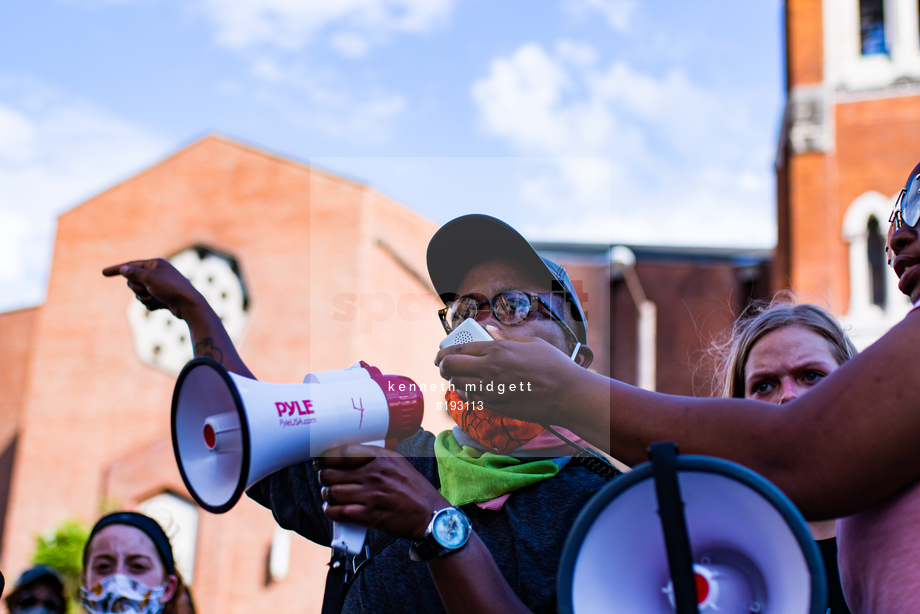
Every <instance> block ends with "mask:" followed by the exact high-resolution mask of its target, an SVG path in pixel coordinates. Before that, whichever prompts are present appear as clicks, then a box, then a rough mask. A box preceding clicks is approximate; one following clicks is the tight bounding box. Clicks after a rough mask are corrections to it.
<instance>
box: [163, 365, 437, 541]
mask: <svg viewBox="0 0 920 614" xmlns="http://www.w3.org/2000/svg"><path fill="white" fill-rule="evenodd" d="M423 413H424V399H423V397H422V394H421V392H420V391H419V389H418V386H417V385H416V384H415V382H413V381H412V380H410V379H408V378H406V377H402V376H399V375H383V374H381V372H380V370H379V369H377V368H376V367H371V366H369V365H367V364H365V363H359V364H356V365H353V366H352V367H351V368H349V369H341V370H337V371H325V372H319V373H312V374H310V375H307V377H306V378H304V383H303V384H272V383H265V382H260V381H257V380H255V379H251V378H248V377H243V376H241V375H237V374H236V373H230V372H228V371H227V370H226V369H224V368H223V367H222V366H221V365H219V364H217V363H216V362H214V361H213V360H210V359H207V358H196V359H195V360H193V361H191V362H189V363H188V365H186V367H185V368H184V369H183V370H182V373H180V374H179V379H178V381H177V383H176V388H175V392H174V393H173V403H172V435H173V449H174V451H175V453H176V461H177V463H178V465H179V471H180V473H181V475H182V479H183V481H184V482H185V485H186V487H187V488H188V490H189V492H190V493H191V495H192V497H193V498H194V499H195V501H196V502H198V504H199V505H201V507H203V508H204V509H206V510H208V511H209V512H213V513H223V512H226V511H228V510H229V509H231V508H232V507H233V506H234V505H235V504H236V502H237V501H239V499H240V497H241V496H242V494H243V492H244V491H245V490H246V489H248V488H249V487H250V486H252V485H253V484H255V483H256V482H258V481H259V480H261V479H262V478H264V477H266V476H268V475H270V474H272V473H274V472H275V471H278V470H279V469H283V468H284V467H288V466H291V465H294V464H296V463H299V462H302V461H305V460H308V459H310V458H315V457H318V456H320V455H321V454H322V453H323V452H326V451H327V450H330V449H332V448H335V447H337V446H341V445H343V444H349V443H377V444H380V445H382V444H383V443H384V442H391V443H392V444H393V446H394V447H395V442H396V441H399V440H402V439H406V438H408V437H411V436H412V435H415V433H416V432H417V431H418V429H419V428H420V426H421V422H422V415H423ZM365 532H366V529H365V528H364V527H348V526H336V527H334V529H333V544H332V545H333V546H334V547H336V548H338V549H340V550H346V551H348V552H349V553H351V554H356V553H357V552H359V551H360V549H361V546H362V544H363V542H364V534H365Z"/></svg>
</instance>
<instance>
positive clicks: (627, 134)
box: [472, 41, 775, 247]
mask: <svg viewBox="0 0 920 614" xmlns="http://www.w3.org/2000/svg"><path fill="white" fill-rule="evenodd" d="M472 96H473V100H474V102H475V104H476V106H477V108H478V110H479V115H480V123H481V127H482V129H483V130H484V131H485V132H486V133H488V134H491V135H495V136H498V137H501V138H502V139H503V140H505V141H506V142H507V143H508V144H509V145H510V146H511V148H512V149H513V150H514V151H515V153H520V154H523V155H531V156H546V158H544V159H542V160H536V161H534V162H533V165H534V171H533V175H532V176H530V177H529V178H527V179H526V180H524V181H523V183H522V185H521V193H522V195H523V197H524V199H525V200H526V201H527V202H529V203H531V204H532V205H533V206H534V207H535V210H536V211H542V212H545V213H546V215H547V216H549V215H550V212H551V211H553V210H555V211H557V212H558V210H559V209H560V208H564V209H565V210H566V212H567V216H566V218H565V220H562V221H559V220H554V221H553V222H552V223H551V224H547V223H544V224H542V225H543V226H544V227H546V228H548V229H549V230H544V231H543V233H541V234H542V237H543V238H547V239H582V240H600V241H607V240H613V241H623V242H646V243H670V244H684V245H694V244H695V245H707V244H710V245H740V246H751V245H757V246H761V247H768V246H770V245H772V243H773V241H774V233H775V222H774V220H773V217H772V211H773V209H772V197H773V195H772V184H773V182H772V171H771V169H770V166H769V162H770V151H771V145H772V142H771V141H770V139H771V138H772V134H771V132H772V131H771V130H766V131H765V130H763V129H762V127H760V126H755V125H754V124H753V122H751V121H750V120H749V118H748V116H747V114H746V112H745V104H744V101H743V100H741V99H739V98H737V97H736V96H734V95H722V94H718V93H716V92H713V91H709V90H707V89H705V88H702V87H700V86H698V85H696V84H694V83H693V82H692V81H691V80H690V79H689V78H688V77H687V76H686V74H685V73H683V72H682V71H680V70H678V69H672V70H670V71H667V72H665V73H664V74H663V75H652V74H646V73H643V72H641V71H637V70H636V69H635V68H633V67H632V66H630V65H629V64H628V63H626V62H622V61H613V62H610V63H609V64H608V65H606V66H603V65H601V64H600V63H599V62H598V61H597V54H596V52H594V50H593V49H592V48H590V47H587V46H585V45H581V44H576V43H571V42H566V41H563V42H560V43H559V44H557V45H556V48H555V50H554V52H552V53H551V52H549V51H546V50H545V49H544V48H543V47H542V46H540V45H537V44H527V45H523V46H521V47H520V48H518V49H517V50H516V51H515V52H514V53H512V54H511V55H510V56H508V57H501V58H496V59H495V60H493V61H492V63H491V65H490V67H489V70H488V73H487V74H486V75H485V76H484V77H482V78H481V79H479V80H478V81H477V82H476V83H474V84H473V87H472ZM557 217H558V215H557ZM603 220H606V223H605V222H603ZM544 222H545V220H544ZM566 233H571V234H566Z"/></svg>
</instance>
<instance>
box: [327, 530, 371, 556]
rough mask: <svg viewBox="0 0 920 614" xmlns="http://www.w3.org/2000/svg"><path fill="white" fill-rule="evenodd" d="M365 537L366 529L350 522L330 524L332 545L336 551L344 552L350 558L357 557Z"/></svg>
mask: <svg viewBox="0 0 920 614" xmlns="http://www.w3.org/2000/svg"><path fill="white" fill-rule="evenodd" d="M365 537H367V527H364V526H361V525H359V524H354V523H352V522H333V523H332V544H331V546H332V547H333V548H335V549H336V550H338V551H340V552H341V551H344V552H347V553H348V554H350V555H352V556H357V555H358V554H359V553H360V552H361V548H363V547H364V538H365Z"/></svg>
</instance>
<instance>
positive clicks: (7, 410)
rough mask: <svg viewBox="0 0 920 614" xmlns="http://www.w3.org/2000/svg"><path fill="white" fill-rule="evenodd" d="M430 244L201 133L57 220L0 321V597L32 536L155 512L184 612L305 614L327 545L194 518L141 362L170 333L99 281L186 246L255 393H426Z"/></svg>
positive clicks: (357, 197)
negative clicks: (2, 580) (213, 288)
mask: <svg viewBox="0 0 920 614" xmlns="http://www.w3.org/2000/svg"><path fill="white" fill-rule="evenodd" d="M435 229H436V228H435V226H434V225H433V224H432V223H431V222H429V221H427V220H424V219H422V218H420V217H419V216H418V215H415V214H414V213H412V212H410V211H408V210H407V209H405V208H404V207H401V206H399V205H397V204H396V203H394V202H392V201H391V200H389V199H387V198H386V197H384V196H383V195H381V194H380V193H378V192H376V191H374V190H372V189H370V188H368V187H367V186H365V185H361V184H358V183H355V182H352V181H348V180H345V179H342V178H339V177H335V176H333V175H330V174H328V173H325V172H322V171H320V170H317V169H314V168H310V167H308V166H305V165H303V164H299V163H296V162H293V161H290V160H285V159H282V158H278V157H276V156H272V155H269V154H266V153H263V152H260V151H256V150H254V149H252V148H250V147H245V146H241V145H239V144H237V143H234V142H231V141H228V140H226V139H223V138H215V137H208V138H205V139H203V140H201V141H198V142H196V143H194V144H192V145H191V146H189V147H187V148H185V149H183V150H181V151H180V152H178V153H177V154H175V155H173V156H172V157H170V158H168V159H166V160H164V161H163V162H161V163H159V164H157V165H155V166H153V167H152V168H150V169H148V170H146V171H144V172H142V173H140V174H139V175H137V176H136V177H133V178H131V179H129V180H127V181H125V182H124V183H121V184H119V185H117V186H115V187H113V188H111V189H110V190H108V191H106V192H104V193H102V194H100V195H98V196H96V197H94V198H92V199H90V200H88V201H87V202H85V203H83V204H82V205H80V206H78V207H76V208H74V209H72V210H71V211H69V212H67V213H65V214H63V215H62V216H61V217H60V219H59V222H58V229H57V238H56V242H55V251H54V259H53V264H52V269H51V274H50V279H49V284H48V294H47V299H46V301H45V303H44V304H43V305H41V306H40V307H35V308H31V309H24V310H21V311H16V312H10V313H5V314H0V346H2V348H3V352H2V353H0V386H2V390H3V394H0V429H2V430H0V437H2V440H0V449H2V450H3V453H2V455H0V470H3V471H4V473H3V474H2V475H3V476H4V477H5V479H4V481H5V482H7V483H6V484H4V485H3V486H5V487H4V488H0V493H2V496H3V497H4V498H5V499H6V500H5V501H0V503H2V504H4V505H2V507H0V512H3V513H2V515H0V520H2V522H3V525H2V528H3V531H2V540H3V541H2V558H0V568H2V569H3V571H4V572H5V575H6V576H7V578H8V579H9V580H10V582H9V584H10V585H11V584H12V581H13V580H14V579H15V578H16V577H17V575H18V574H19V573H20V572H21V571H22V570H23V569H24V568H25V567H26V566H27V565H28V561H29V557H30V556H31V555H32V552H33V550H34V546H35V536H36V535H37V534H43V533H45V532H46V531H48V530H50V529H53V528H54V527H56V526H58V525H59V524H60V523H61V522H62V521H63V520H65V519H68V518H76V519H78V520H80V521H82V522H84V523H86V524H91V523H92V522H94V521H95V519H96V518H98V516H99V514H100V510H102V509H111V508H113V507H117V508H135V509H136V508H142V509H152V510H154V511H157V510H158V511H159V512H160V513H161V514H162V513H163V512H164V511H165V513H166V514H167V516H170V515H171V517H172V520H174V521H175V523H174V524H175V526H173V527H167V530H168V531H172V532H174V533H175V532H176V531H177V530H178V531H179V532H181V533H183V535H182V536H181V537H180V538H179V539H178V542H179V543H178V544H177V543H176V542H177V540H176V539H174V547H176V548H177V550H178V549H181V550H183V552H184V558H185V561H184V565H185V567H186V570H185V573H186V574H187V575H190V576H191V579H192V586H193V590H194V593H195V596H196V599H197V602H198V605H199V612H202V613H203V614H208V613H212V614H216V613H218V612H220V613H222V614H224V613H231V612H239V613H240V614H242V613H246V614H248V613H250V612H254V611H264V612H318V611H319V606H320V603H321V599H322V589H323V582H324V578H325V563H326V562H327V561H328V553H327V551H326V550H325V549H323V548H320V547H318V546H315V545H313V544H311V543H310V542H308V541H307V540H305V539H300V538H296V539H289V538H288V537H287V534H286V533H284V532H280V530H279V531H276V528H275V522H274V520H273V519H272V517H271V513H270V512H269V511H268V510H265V509H263V508H261V507H260V506H258V505H256V504H255V503H253V502H251V501H249V500H248V499H246V498H245V497H244V499H243V500H242V501H241V502H240V503H239V504H238V505H237V506H236V507H235V508H234V509H233V510H232V511H230V512H229V513H227V514H223V515H211V514H208V513H205V512H200V513H199V511H198V510H197V509H196V508H194V506H192V505H191V503H190V499H189V498H188V495H187V492H186V490H185V488H184V486H183V484H182V481H181V479H180V476H179V473H178V471H177V469H176V463H175V460H174V457H173V452H172V446H171V443H170V432H169V408H170V400H171V396H172V390H173V386H174V384H175V370H174V369H171V368H170V365H169V364H167V363H163V364H160V365H158V366H152V365H151V364H148V363H147V362H145V361H144V360H148V362H151V361H152V362H153V363H154V365H155V364H156V360H157V359H158V358H159V357H163V356H167V355H168V354H169V352H170V346H169V343H171V342H172V341H171V338H170V337H169V336H168V335H167V332H166V331H168V329H169V328H171V327H172V325H167V324H165V321H159V322H158V323H157V322H154V324H156V325H157V326H161V329H160V330H156V329H152V330H147V329H144V328H143V327H140V328H136V327H134V322H133V320H132V317H133V316H132V315H131V314H132V313H134V312H133V311H132V310H135V309H136V307H135V305H136V304H137V302H136V301H135V300H134V298H133V295H132V293H131V292H130V291H129V290H128V289H127V288H126V287H125V284H124V283H123V281H119V280H114V279H106V278H104V277H103V276H102V275H101V270H102V268H103V267H105V266H106V265H110V264H113V263H119V262H123V261H125V260H128V259H132V258H138V257H141V258H147V257H156V256H169V255H173V254H185V255H186V256H187V255H188V254H189V253H192V254H194V253H195V249H194V248H195V247H196V246H197V247H198V248H199V251H201V250H202V249H203V250H204V251H203V252H202V253H205V254H206V255H207V256H210V257H212V258H217V259H218V260H220V258H224V261H223V262H224V264H221V263H220V262H218V265H220V266H222V267H223V268H220V266H218V268H216V269H214V271H216V272H215V273H214V275H213V277H214V278H215V279H216V280H217V281H220V282H224V281H227V280H226V279H223V278H220V276H221V275H224V276H225V277H233V276H234V275H236V274H237V273H238V277H237V278H235V279H236V280H237V281H236V283H237V284H238V286H237V287H238V288H239V287H242V288H245V296H244V297H242V298H243V299H244V300H238V301H237V302H238V304H237V308H240V307H241V306H244V307H245V309H244V311H245V314H243V315H245V321H244V322H243V325H242V326H237V329H238V335H237V342H238V346H239V349H240V353H241V355H242V356H243V357H244V359H245V360H246V362H247V364H248V365H249V366H250V368H251V369H252V371H253V372H254V373H255V374H257V376H258V377H259V378H261V379H264V380H266V381H275V382H299V381H301V380H302V379H303V376H304V375H305V374H306V373H308V372H310V371H319V370H326V369H338V368H344V367H347V366H348V365H350V364H352V363H354V362H356V361H357V360H366V361H367V362H369V363H371V364H374V365H379V366H380V367H381V368H382V369H383V370H384V372H388V373H399V374H412V375H411V377H413V378H414V379H416V381H418V382H431V383H435V382H439V381H440V378H439V375H438V372H437V369H436V368H435V367H434V365H433V362H432V359H433V356H434V352H435V349H434V348H436V347H437V343H438V342H439V341H440V339H441V338H442V337H443V333H442V332H441V329H440V325H439V323H438V322H437V316H436V315H435V313H434V310H433V308H432V306H433V305H435V304H436V301H437V299H436V297H434V296H433V295H432V294H431V291H430V290H429V289H428V285H427V284H428V282H427V281H426V280H427V274H426V268H425V250H426V247H427V243H428V240H429V238H430V237H431V235H432V234H433V233H434V231H435ZM188 248H193V249H192V250H191V252H190V251H189V249H188ZM199 255H200V254H199ZM202 262H205V261H204V260H202ZM208 262H212V264H213V262H214V261H213V260H211V261H208ZM227 262H229V263H230V265H232V266H229V265H227V264H226V263H227ZM202 266H203V267H204V269H207V266H205V265H202ZM208 266H211V265H208ZM234 269H235V270H234ZM208 270H210V269H208ZM199 272H200V271H199ZM212 272H213V271H212ZM209 275H210V273H209ZM231 281H232V280H231ZM228 293H229V296H226V297H225V298H226V299H227V300H229V299H230V298H233V297H234V296H236V297H237V298H238V299H239V298H240V297H239V296H238V294H237V295H234V294H233V290H232V288H230V287H228V288H225V291H224V292H223V294H225V295H227V294H228ZM219 300H220V295H219V294H218V301H219ZM225 307H226V306H222V307H220V308H219V309H218V311H221V309H224V308H225ZM238 310H239V309H238ZM156 314H163V315H164V316H165V312H156ZM222 315H223V314H222ZM237 315H240V314H237ZM226 316H227V317H226V319H225V321H227V319H232V318H233V317H234V316H233V313H231V312H227V313H226ZM158 317H159V315H157V318H158ZM240 317H242V316H240ZM154 320H155V318H153V317H151V318H150V321H151V322H153V321H154ZM238 320H239V318H238V319H237V320H236V321H235V322H236V324H239V321H238ZM180 328H181V327H178V326H177V327H176V330H177V331H178V332H176V333H170V334H174V335H175V334H178V337H177V340H178V339H180V338H183V335H185V334H187V332H184V330H180ZM407 340H411V341H412V342H411V343H407ZM145 343H147V344H148V345H150V344H153V345H152V347H147V346H145V345H144V344H145ZM185 345H186V346H189V343H188V341H185ZM437 398H438V397H437V395H436V394H433V393H432V394H428V395H427V398H426V401H427V403H426V404H427V406H428V407H429V411H428V413H427V416H426V425H427V427H428V428H430V429H433V430H441V429H442V428H444V427H445V426H446V418H445V416H444V414H440V415H439V414H438V413H437V412H435V411H433V410H432V409H431V408H434V407H435V404H436V401H437ZM151 506H153V507H152V508H151ZM151 513H153V511H151ZM279 532H280V534H279ZM270 559H271V561H270ZM269 562H271V563H272V565H269Z"/></svg>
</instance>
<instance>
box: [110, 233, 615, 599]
mask: <svg viewBox="0 0 920 614" xmlns="http://www.w3.org/2000/svg"><path fill="white" fill-rule="evenodd" d="M428 266H429V272H430V275H431V278H432V281H433V283H434V285H435V288H436V289H437V291H438V293H439V294H440V296H441V298H442V299H443V300H444V301H445V309H443V310H442V311H441V314H440V315H441V319H442V323H443V325H444V328H445V330H446V331H448V332H449V331H451V330H453V329H454V328H456V327H457V326H459V325H461V324H462V323H463V322H464V321H465V320H468V319H473V320H475V321H476V322H478V323H479V324H480V325H482V326H484V327H485V328H486V330H488V331H489V333H490V334H491V335H492V337H494V338H503V337H513V338H514V339H515V340H518V341H521V342H528V341H535V342H538V343H539V345H540V346H541V347H552V348H555V350H558V351H559V352H562V353H564V354H565V355H566V356H569V357H571V359H572V360H573V361H575V362H576V363H577V364H579V365H581V366H583V367H587V366H588V365H589V364H590V362H591V360H592V359H593V353H592V352H591V350H590V348H588V346H587V343H586V341H587V324H586V322H585V318H584V311H583V309H582V307H581V304H580V302H579V300H578V297H577V296H576V295H575V293H574V289H573V287H572V284H571V281H570V280H569V278H568V276H567V275H566V273H565V271H564V270H563V269H562V268H561V267H559V266H558V265H556V264H555V263H552V262H550V261H547V260H543V259H541V258H540V257H539V256H538V255H537V254H536V252H535V251H534V250H533V248H532V247H531V246H530V245H529V244H528V243H527V241H526V240H525V239H524V238H523V237H521V236H520V234H518V233H517V232H516V231H515V230H514V229H512V228H511V227H510V226H508V225H506V224H504V223H503V222H501V221H499V220H496V219H495V218H491V217H488V216H484V215H474V216H465V217H462V218H458V219H457V220H454V221H452V222H449V223H448V224H446V225H445V226H444V227H443V228H441V229H440V230H439V231H438V232H437V233H436V234H435V236H434V238H433V239H432V240H431V243H430V244H429V249H428ZM106 273H107V274H110V275H111V274H121V275H124V276H125V277H127V278H128V280H129V286H131V288H132V289H133V290H134V291H135V293H136V294H137V295H138V298H139V300H141V301H142V302H143V303H144V304H145V305H147V306H148V308H158V307H169V308H170V309H171V310H172V311H173V313H174V314H176V315H177V316H179V317H182V318H183V319H185V320H186V321H187V322H188V323H189V327H190V330H191V333H192V339H193V341H194V342H195V343H196V350H199V345H197V344H198V343H199V341H200V340H203V339H205V338H207V339H209V350H208V351H212V352H213V348H214V347H217V348H219V349H220V350H221V353H222V357H223V365H224V366H225V367H226V368H228V369H229V370H231V371H234V372H237V373H240V374H242V375H247V376H250V377H251V374H250V372H249V371H248V369H246V367H245V365H244V364H243V363H242V360H240V359H239V356H238V355H237V354H236V352H235V350H234V349H233V347H232V345H231V344H230V341H229V338H228V337H227V336H226V333H224V332H223V329H222V327H221V326H220V321H219V319H217V318H216V316H213V315H212V314H213V312H212V311H210V308H209V307H208V306H207V303H206V302H204V300H203V299H201V298H200V295H199V297H196V296H195V295H196V294H197V292H195V291H194V289H193V288H192V287H191V285H190V284H188V282H185V281H184V280H183V279H182V278H181V275H179V274H178V273H176V272H175V270H174V269H172V268H171V267H169V265H168V263H165V262H164V261H145V262H134V263H128V264H127V265H119V266H118V267H110V268H109V269H106ZM180 280H181V281H180ZM475 345H476V344H472V345H470V346H469V348H470V351H475ZM433 350H434V348H433ZM534 377H539V373H535V375H534ZM492 384H493V385H498V384H501V385H503V386H504V385H507V386H509V388H508V392H509V395H511V394H514V395H517V398H518V399H520V398H521V396H522V395H527V394H528V392H527V389H528V388H530V385H529V384H530V382H524V381H520V382H514V384H515V389H514V392H512V390H511V388H510V384H511V382H492ZM467 398H468V397H467V391H466V390H465V389H459V390H455V391H450V392H449V393H448V397H447V401H448V409H449V411H450V413H451V416H452V417H453V418H454V420H455V421H456V422H457V424H458V427H455V428H454V429H453V430H452V431H444V432H443V433H441V434H439V435H437V436H435V435H434V434H432V433H429V432H426V431H421V432H419V433H418V435H416V436H415V437H412V438H411V439H409V440H407V441H405V442H402V443H401V444H400V445H399V447H398V448H397V451H396V452H395V453H394V452H391V451H388V450H385V449H380V448H375V447H368V446H360V445H348V446H343V447H340V448H337V449H334V450H331V451H329V452H328V453H327V456H326V457H324V458H321V459H317V460H316V461H314V463H313V464H312V465H311V464H307V463H302V464H299V465H294V466H292V467H288V468H286V469H283V470H281V471H278V472H276V473H275V474H272V475H271V476H269V477H268V478H265V479H264V480H262V481H261V482H259V483H257V484H256V485H255V486H253V488H251V489H250V491H249V493H248V494H249V495H250V496H251V497H252V498H253V499H255V500H256V501H258V502H259V503H261V504H263V505H265V506H266V507H269V508H271V509H272V511H273V513H274V515H275V518H276V519H277V520H278V522H279V524H281V525H282V526H284V527H286V528H289V529H292V530H295V531H297V532H298V533H300V534H301V535H303V536H305V537H307V538H308V539H310V540H312V541H315V542H317V543H321V544H325V545H328V544H329V543H330V541H331V537H332V535H331V528H332V527H331V523H330V520H333V521H348V522H356V523H358V524H362V525H365V526H368V527H369V528H370V530H369V532H368V541H367V543H368V545H369V547H370V548H369V549H370V552H369V557H361V559H362V560H363V559H364V558H368V559H369V560H366V562H362V560H358V561H356V562H355V563H354V566H355V567H358V568H359V572H356V573H352V574H350V576H351V580H352V583H351V585H350V588H349V589H348V592H347V594H346V595H345V596H344V602H343V607H342V609H343V611H345V612H391V611H394V610H395V609H396V608H399V609H400V610H403V611H406V612H440V611H445V610H446V611H448V612H464V614H468V613H470V612H503V613H505V612H527V611H533V612H554V611H555V610H556V588H555V582H556V572H557V567H558V563H559V558H560V553H561V550H562V546H563V543H564V541H565V538H566V535H567V533H568V530H569V528H570V527H571V525H572V523H573V522H574V520H575V517H576V516H577V514H578V512H579V511H580V510H581V508H582V507H583V505H584V504H585V503H586V502H587V500H588V499H589V498H590V497H591V495H592V494H593V493H594V492H595V491H596V490H597V489H598V488H600V487H601V486H602V485H603V484H604V479H603V478H601V477H599V476H598V475H596V474H595V473H592V472H591V471H589V470H587V469H586V468H585V467H584V466H581V464H580V463H578V462H572V460H571V457H572V454H573V449H572V448H571V447H569V446H568V445H567V444H565V443H563V441H562V440H561V439H559V438H558V437H557V436H556V435H555V434H550V432H549V431H546V430H544V427H543V426H541V425H538V424H533V423H528V422H525V421H520V420H508V419H505V418H502V417H501V416H498V415H496V414H492V413H491V412H490V411H489V408H488V407H484V406H483V405H482V404H481V403H480V404H475V403H467V402H466V401H467ZM564 434H567V435H568V436H569V437H571V438H572V439H577V438H576V437H575V436H574V435H572V434H571V433H568V432H565V433H564ZM317 469H318V471H317ZM331 588H333V589H334V588H335V587H331ZM329 591H330V586H329V585H328V584H327V595H328V594H329ZM324 611H325V610H324Z"/></svg>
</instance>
